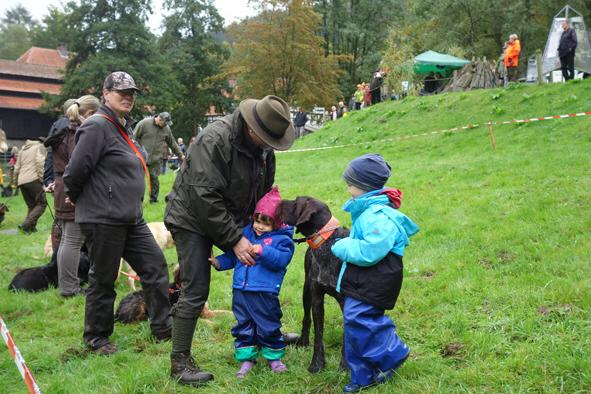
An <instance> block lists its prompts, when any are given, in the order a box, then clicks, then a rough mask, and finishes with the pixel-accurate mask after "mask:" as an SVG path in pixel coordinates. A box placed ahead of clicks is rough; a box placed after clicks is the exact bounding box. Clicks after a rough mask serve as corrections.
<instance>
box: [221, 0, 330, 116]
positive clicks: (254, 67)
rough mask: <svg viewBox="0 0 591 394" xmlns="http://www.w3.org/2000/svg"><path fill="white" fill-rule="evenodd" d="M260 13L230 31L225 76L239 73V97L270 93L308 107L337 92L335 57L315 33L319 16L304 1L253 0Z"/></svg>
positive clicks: (323, 100) (326, 99)
mask: <svg viewBox="0 0 591 394" xmlns="http://www.w3.org/2000/svg"><path fill="white" fill-rule="evenodd" d="M256 4H257V5H258V7H259V8H260V10H261V12H260V14H259V15H257V16H256V17H255V18H253V19H250V20H246V21H244V22H242V23H240V24H238V25H234V26H233V27H232V28H231V29H229V34H230V35H231V36H232V38H233V40H234V41H233V53H232V56H231V58H230V59H229V60H228V61H227V62H226V63H225V64H224V66H223V69H224V75H226V76H236V77H238V86H237V93H238V94H239V95H240V96H242V97H247V96H251V97H263V96H265V95H267V94H274V95H277V96H280V97H282V98H283V99H285V100H286V101H288V102H290V103H292V104H297V105H302V106H304V107H310V106H312V105H314V104H323V105H329V104H332V103H334V102H335V100H336V99H337V97H339V96H340V91H339V89H338V87H337V78H338V77H339V75H340V74H341V71H340V69H339V67H338V63H337V60H338V58H337V57H335V56H333V55H330V54H329V55H326V54H325V52H324V50H323V45H322V44H323V40H322V38H321V37H319V36H318V35H316V31H317V30H318V28H319V27H320V21H321V16H320V15H319V14H318V13H317V12H315V11H314V9H313V8H312V7H311V3H310V2H308V1H303V0H277V1H258V2H256Z"/></svg>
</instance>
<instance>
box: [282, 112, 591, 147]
mask: <svg viewBox="0 0 591 394" xmlns="http://www.w3.org/2000/svg"><path fill="white" fill-rule="evenodd" d="M590 115H591V111H587V112H577V113H573V114H566V115H553V116H541V117H538V118H526V119H513V120H505V121H497V122H493V121H490V122H485V123H474V124H468V125H465V126H458V127H452V128H450V129H443V130H436V131H427V132H424V133H418V134H409V135H403V136H399V137H391V138H383V139H380V140H374V141H363V142H354V143H351V144H341V145H331V146H321V147H318V148H302V149H291V150H287V151H276V152H275V153H296V152H311V151H318V150H326V149H338V148H346V147H349V146H357V145H364V144H373V143H376V142H385V141H401V140H407V139H411V138H418V137H425V136H428V135H434V134H443V133H452V132H454V131H464V130H471V129H475V128H477V127H481V126H490V125H500V124H514V123H530V122H538V121H541V120H553V119H564V118H576V117H581V116H590Z"/></svg>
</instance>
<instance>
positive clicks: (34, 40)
mask: <svg viewBox="0 0 591 394" xmlns="http://www.w3.org/2000/svg"><path fill="white" fill-rule="evenodd" d="M65 7H66V8H65V10H64V11H62V10H60V9H59V8H57V7H55V6H49V7H48V13H47V15H45V16H44V17H43V20H42V22H41V23H40V24H38V25H37V26H35V27H34V28H33V29H32V31H31V33H30V37H31V44H32V45H33V46H37V47H41V48H57V46H58V44H62V43H63V44H66V45H67V46H68V47H69V46H70V42H71V41H73V39H74V37H73V36H74V35H75V34H76V32H72V31H70V30H69V29H68V26H67V21H68V14H69V11H68V8H67V7H68V6H67V5H66V6H65Z"/></svg>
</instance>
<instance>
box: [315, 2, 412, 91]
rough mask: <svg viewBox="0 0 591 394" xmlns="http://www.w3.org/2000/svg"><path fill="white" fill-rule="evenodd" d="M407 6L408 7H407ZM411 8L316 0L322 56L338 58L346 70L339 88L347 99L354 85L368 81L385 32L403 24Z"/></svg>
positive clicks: (378, 58)
mask: <svg viewBox="0 0 591 394" xmlns="http://www.w3.org/2000/svg"><path fill="white" fill-rule="evenodd" d="M407 3H408V4H407ZM409 8H410V2H409V1H403V0H372V1H360V0H317V1H314V9H315V10H316V11H317V12H318V13H319V14H320V15H321V16H322V25H321V29H320V34H321V36H322V37H323V39H324V43H323V48H324V53H325V55H331V54H332V55H339V56H340V59H341V61H340V62H339V64H340V67H341V68H342V69H343V70H344V71H345V73H344V74H343V75H342V77H341V79H340V81H339V82H340V84H339V86H340V88H341V90H342V91H343V93H345V96H347V97H348V96H350V95H351V94H352V93H353V91H354V90H355V85H356V84H357V83H359V82H362V81H366V82H367V81H369V78H370V77H371V75H372V72H373V71H374V70H375V69H376V68H377V67H378V66H379V64H380V61H381V60H382V53H383V51H384V49H385V48H386V39H387V37H388V29H389V27H390V26H391V25H392V24H396V23H398V22H399V21H402V20H403V18H404V17H405V15H406V13H407V11H406V10H408V9H409Z"/></svg>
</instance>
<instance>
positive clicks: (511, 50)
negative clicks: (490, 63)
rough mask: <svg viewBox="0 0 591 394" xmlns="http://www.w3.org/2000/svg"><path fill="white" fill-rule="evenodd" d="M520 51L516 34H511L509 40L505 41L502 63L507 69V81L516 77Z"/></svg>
mask: <svg viewBox="0 0 591 394" xmlns="http://www.w3.org/2000/svg"><path fill="white" fill-rule="evenodd" d="M520 53H521V43H520V42H519V39H518V38H517V34H511V35H510V36H509V41H507V42H506V43H505V57H504V59H503V64H504V65H505V68H506V69H507V73H506V76H507V79H508V80H509V82H512V81H515V80H516V79H517V66H518V65H519V54H520Z"/></svg>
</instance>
